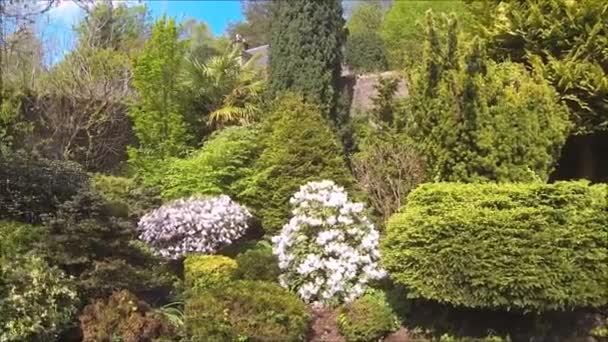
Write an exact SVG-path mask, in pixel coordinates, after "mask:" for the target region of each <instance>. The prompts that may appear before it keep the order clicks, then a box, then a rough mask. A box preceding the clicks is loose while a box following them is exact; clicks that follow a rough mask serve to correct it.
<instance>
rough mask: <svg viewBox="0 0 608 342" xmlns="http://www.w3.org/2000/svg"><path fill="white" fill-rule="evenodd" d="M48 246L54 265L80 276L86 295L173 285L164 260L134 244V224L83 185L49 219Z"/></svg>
mask: <svg viewBox="0 0 608 342" xmlns="http://www.w3.org/2000/svg"><path fill="white" fill-rule="evenodd" d="M44 231H45V241H42V242H41V244H42V246H41V247H42V249H43V250H44V253H45V254H46V256H47V258H48V259H49V260H50V262H51V263H52V264H53V265H57V266H59V267H60V268H61V269H62V270H64V271H65V272H66V273H67V274H69V275H72V276H74V277H76V278H77V280H78V287H79V292H80V295H81V297H82V298H83V299H88V298H97V297H104V296H108V295H110V293H111V292H112V291H113V290H114V289H116V288H122V289H129V290H131V291H132V292H134V293H136V294H137V295H142V294H143V293H147V292H149V291H158V293H157V295H159V296H160V297H162V295H161V294H162V293H166V292H167V291H168V289H169V288H170V283H171V281H172V280H170V275H169V274H168V273H167V272H166V271H165V270H163V267H162V266H163V264H162V263H161V261H160V259H158V258H156V257H153V256H152V255H150V254H149V253H146V252H144V251H143V250H142V249H141V248H139V247H138V246H136V245H134V244H132V243H131V241H133V240H135V228H134V226H133V223H132V222H131V221H129V220H128V219H126V218H124V217H117V216H114V214H113V213H112V210H111V208H110V207H109V206H108V202H106V201H105V200H104V198H103V197H102V196H101V195H100V194H98V193H95V192H92V191H89V190H83V191H81V192H79V193H78V194H77V195H76V196H74V197H73V199H72V200H70V201H67V202H65V203H63V204H62V205H61V206H60V207H59V209H58V210H57V213H56V214H55V215H53V216H50V217H49V218H48V219H47V220H46V222H45V228H44Z"/></svg>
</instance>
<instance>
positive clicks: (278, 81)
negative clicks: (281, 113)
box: [269, 0, 345, 117]
mask: <svg viewBox="0 0 608 342" xmlns="http://www.w3.org/2000/svg"><path fill="white" fill-rule="evenodd" d="M273 1H274V4H273V8H272V10H273V12H272V13H273V14H272V17H271V20H272V25H271V34H270V60H269V74H270V88H271V91H272V92H274V93H275V94H276V93H279V92H282V91H293V92H298V93H300V94H302V95H304V97H305V98H307V99H309V100H311V101H314V102H316V103H318V104H320V105H321V108H322V109H323V113H324V114H325V117H328V114H331V112H332V111H333V109H334V106H335V101H336V99H337V86H338V78H339V77H340V63H341V59H342V54H341V46H342V44H343V43H344V39H345V37H344V36H345V35H344V19H343V18H342V6H341V5H340V0H327V1H315V0H302V1H295V2H287V1H276V0H273Z"/></svg>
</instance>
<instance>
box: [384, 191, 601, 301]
mask: <svg viewBox="0 0 608 342" xmlns="http://www.w3.org/2000/svg"><path fill="white" fill-rule="evenodd" d="M606 191H607V189H606V185H592V186H591V185H589V184H587V183H585V182H558V183H555V184H541V183H532V184H455V183H438V184H425V185H423V186H421V187H419V188H418V189H416V190H415V191H414V192H412V193H411V194H410V196H409V197H408V204H407V205H406V206H405V207H404V208H403V209H402V211H401V212H399V213H397V214H395V215H394V216H393V217H392V218H391V219H390V221H389V223H388V227H387V234H386V237H385V238H384V241H383V244H382V250H383V252H382V256H383V263H384V266H385V268H386V269H387V270H388V271H389V273H390V274H391V277H392V279H393V280H394V281H395V282H396V283H398V284H401V285H404V286H406V287H407V288H408V290H409V291H410V293H409V294H410V296H412V297H422V298H426V299H431V300H435V301H438V302H443V303H449V304H452V305H456V306H464V307H471V308H490V309H497V308H501V309H505V308H506V309H509V308H511V309H521V310H535V311H544V310H559V309H567V308H576V307H598V306H602V305H606V303H607V302H608V287H607V286H606V284H607V283H608V239H606V236H607V234H608V228H607V227H608V211H607V210H606V209H607V208H606Z"/></svg>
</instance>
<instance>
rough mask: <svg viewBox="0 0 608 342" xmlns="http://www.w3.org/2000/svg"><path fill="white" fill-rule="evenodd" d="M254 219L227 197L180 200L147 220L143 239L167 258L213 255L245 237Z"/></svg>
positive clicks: (143, 221) (142, 225) (141, 226)
mask: <svg viewBox="0 0 608 342" xmlns="http://www.w3.org/2000/svg"><path fill="white" fill-rule="evenodd" d="M250 218H251V214H250V213H249V211H248V210H247V208H245V207H243V206H241V205H239V204H238V203H236V202H234V201H232V200H231V199H230V197H228V196H225V195H221V196H218V197H191V198H187V199H178V200H175V201H173V202H170V203H168V204H165V205H163V206H161V207H160V208H158V209H156V210H153V211H152V212H150V213H148V214H146V215H145V216H143V217H142V218H141V219H140V220H139V224H138V229H139V232H140V234H139V238H140V239H141V240H143V241H145V242H146V243H148V244H149V245H150V246H151V247H152V248H154V249H155V250H156V251H157V252H158V253H159V254H160V255H161V256H163V257H166V258H171V259H178V258H181V257H183V256H184V255H185V254H187V253H203V254H213V253H215V252H217V250H218V249H219V248H220V247H223V246H226V245H228V244H230V243H232V242H233V241H235V240H237V239H238V238H240V237H241V236H243V234H244V233H245V231H246V230H247V225H248V222H249V219H250Z"/></svg>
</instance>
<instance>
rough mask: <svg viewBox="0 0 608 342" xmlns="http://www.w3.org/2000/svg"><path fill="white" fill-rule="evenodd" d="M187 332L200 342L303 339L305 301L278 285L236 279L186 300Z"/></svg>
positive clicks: (306, 324)
mask: <svg viewBox="0 0 608 342" xmlns="http://www.w3.org/2000/svg"><path fill="white" fill-rule="evenodd" d="M185 315H186V327H187V334H188V337H189V338H190V341H192V342H195V341H196V342H198V341H238V340H251V341H301V340H303V339H304V337H305V335H306V332H307V330H308V321H309V315H308V312H307V310H306V307H305V305H304V303H302V302H301V301H300V300H299V299H298V298H297V297H296V296H294V295H293V294H291V293H289V291H287V290H285V289H283V288H281V287H280V286H279V285H277V284H272V283H266V282H261V281H243V280H241V281H236V282H229V283H226V284H224V286H221V287H215V288H212V289H210V290H208V291H202V292H198V293H196V294H195V295H193V297H192V298H191V299H190V300H189V301H188V303H186V308H185Z"/></svg>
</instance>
